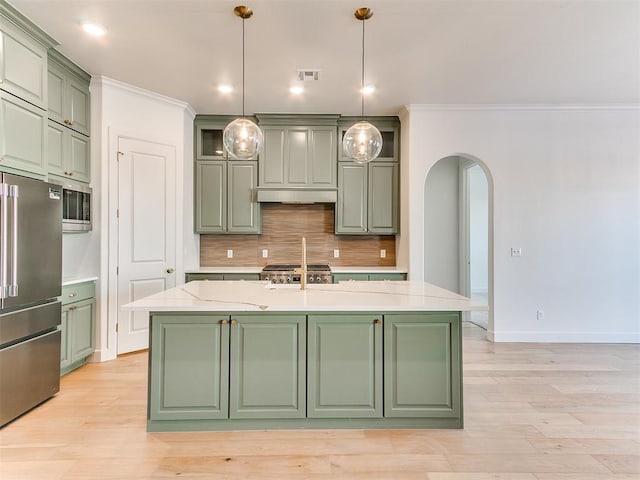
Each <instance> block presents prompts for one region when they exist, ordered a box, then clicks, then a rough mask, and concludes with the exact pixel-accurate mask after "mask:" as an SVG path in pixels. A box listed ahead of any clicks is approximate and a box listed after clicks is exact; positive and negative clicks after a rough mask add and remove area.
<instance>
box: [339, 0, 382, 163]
mask: <svg viewBox="0 0 640 480" xmlns="http://www.w3.org/2000/svg"><path fill="white" fill-rule="evenodd" d="M372 15H373V12H372V11H371V9H369V8H366V7H362V8H359V9H357V10H356V11H355V17H356V18H357V19H358V20H361V21H362V78H361V81H362V83H361V90H360V93H361V95H362V107H361V112H360V121H359V122H357V123H355V124H354V125H352V126H351V127H349V129H348V130H347V131H346V132H345V134H344V138H343V139H342V148H343V151H344V152H345V153H346V155H347V156H348V157H349V158H351V159H352V160H353V161H354V162H357V163H367V162H370V161H371V160H373V159H374V158H376V157H377V156H378V155H380V151H381V150H382V135H381V134H380V130H378V129H377V128H376V127H375V126H374V125H372V124H371V123H369V122H367V121H365V120H364V95H365V94H364V21H365V20H368V19H369V18H371V17H372Z"/></svg>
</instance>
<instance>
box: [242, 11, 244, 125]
mask: <svg viewBox="0 0 640 480" xmlns="http://www.w3.org/2000/svg"><path fill="white" fill-rule="evenodd" d="M242 118H244V17H243V18H242Z"/></svg>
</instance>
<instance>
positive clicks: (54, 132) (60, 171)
mask: <svg viewBox="0 0 640 480" xmlns="http://www.w3.org/2000/svg"><path fill="white" fill-rule="evenodd" d="M64 130H65V128H64V127H63V126H62V125H59V124H57V123H56V122H52V121H51V120H49V125H48V127H47V152H48V153H47V169H48V170H49V173H51V174H54V175H60V176H63V175H64V172H65V169H64V159H65V148H64V140H65V132H64Z"/></svg>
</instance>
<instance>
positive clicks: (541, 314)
mask: <svg viewBox="0 0 640 480" xmlns="http://www.w3.org/2000/svg"><path fill="white" fill-rule="evenodd" d="M536 318H537V319H538V320H544V310H538V311H537V312H536Z"/></svg>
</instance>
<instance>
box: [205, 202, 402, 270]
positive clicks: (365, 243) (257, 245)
mask: <svg viewBox="0 0 640 480" xmlns="http://www.w3.org/2000/svg"><path fill="white" fill-rule="evenodd" d="M334 229H335V227H334V206H333V205H332V204H310V205H293V204H280V203H265V204H262V234H261V235H200V266H201V267H221V266H227V267H231V266H234V267H253V266H264V265H267V264H268V263H300V258H301V239H302V237H306V239H307V263H328V264H329V265H334V266H345V267H347V266H363V267H369V266H371V267H393V266H395V264H396V254H395V252H396V238H395V235H336V234H335V233H334ZM336 249H337V250H339V252H340V257H339V258H334V250H336ZM228 250H233V257H232V258H228V256H227V251H228ZM263 250H267V251H268V255H269V256H268V257H267V258H263V256H262V251H263ZM380 250H385V251H386V257H385V258H380Z"/></svg>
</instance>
